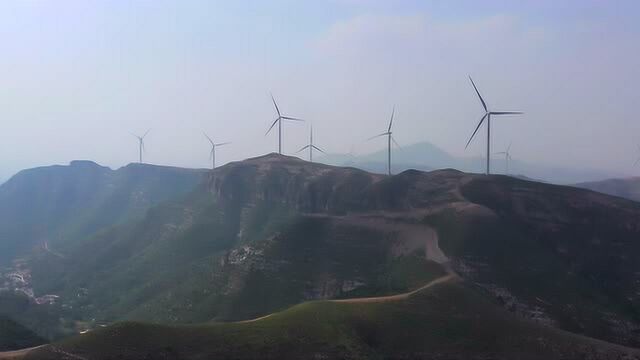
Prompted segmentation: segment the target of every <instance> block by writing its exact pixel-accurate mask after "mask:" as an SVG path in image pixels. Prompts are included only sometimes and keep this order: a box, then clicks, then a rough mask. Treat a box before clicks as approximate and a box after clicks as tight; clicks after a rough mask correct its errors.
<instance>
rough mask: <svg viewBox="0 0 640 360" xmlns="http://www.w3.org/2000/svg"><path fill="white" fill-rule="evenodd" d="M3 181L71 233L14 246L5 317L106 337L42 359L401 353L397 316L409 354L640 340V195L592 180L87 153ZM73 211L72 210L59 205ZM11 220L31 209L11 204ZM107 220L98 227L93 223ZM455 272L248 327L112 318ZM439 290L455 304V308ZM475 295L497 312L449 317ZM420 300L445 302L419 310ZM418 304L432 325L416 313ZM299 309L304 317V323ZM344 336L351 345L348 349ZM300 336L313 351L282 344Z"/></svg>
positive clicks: (550, 351)
mask: <svg viewBox="0 0 640 360" xmlns="http://www.w3.org/2000/svg"><path fill="white" fill-rule="evenodd" d="M203 175H204V176H203ZM116 179H120V180H116ZM114 189H115V190H114ZM0 193H2V194H3V197H4V199H11V203H12V204H13V206H14V207H16V208H17V209H24V210H21V211H22V212H20V213H19V214H21V215H20V217H19V218H20V219H46V220H47V221H45V222H44V223H45V224H47V229H54V230H55V231H58V232H61V233H63V234H65V236H61V237H60V238H59V239H52V240H50V241H49V243H48V246H47V247H46V248H45V247H42V246H40V247H38V246H36V247H35V249H36V250H35V251H30V249H33V246H31V247H29V246H19V247H17V249H18V250H16V252H14V257H13V261H12V262H8V263H7V262H5V264H7V267H5V269H4V270H2V271H0V272H1V273H2V274H3V275H2V276H3V279H5V285H4V287H5V288H7V289H6V290H5V291H4V292H0V301H3V304H5V305H4V306H2V307H0V312H2V309H4V311H7V309H10V310H9V311H10V313H9V314H8V315H11V316H12V317H13V318H14V319H15V320H17V321H19V322H20V323H22V324H26V325H28V326H29V327H30V328H32V329H33V330H38V331H39V332H40V334H41V335H45V336H47V337H49V338H60V337H61V336H67V335H71V334H74V333H76V334H77V333H78V332H81V331H82V332H84V331H87V330H91V331H90V334H93V333H94V332H95V334H94V335H91V336H87V335H82V336H81V337H80V338H77V339H75V340H70V341H71V342H63V343H60V344H58V345H54V347H50V348H49V350H43V351H45V352H43V353H41V354H40V355H38V353H37V352H34V353H33V356H35V358H40V357H41V358H55V357H59V356H61V355H60V354H61V353H59V352H55V351H54V352H51V351H53V350H55V349H58V350H60V351H66V352H69V351H71V352H72V353H74V354H81V355H83V356H87V357H91V358H94V357H95V358H98V357H99V356H103V355H99V354H108V356H116V357H117V356H122V357H123V358H131V359H133V358H140V357H144V356H152V357H153V355H149V354H164V355H162V356H165V355H166V354H173V355H171V356H174V358H191V357H197V356H204V354H209V355H212V354H213V355H216V356H229V355H230V354H236V355H237V354H242V352H238V351H240V350H239V349H241V348H243V349H248V350H243V351H250V352H253V353H254V354H255V352H256V351H257V352H260V353H262V351H266V352H267V353H269V354H273V356H274V357H276V354H279V353H280V354H285V355H287V354H288V355H287V356H290V357H296V356H309V355H310V354H315V353H319V354H340V355H345V356H356V355H357V356H367V355H366V354H372V353H376V352H380V353H388V354H391V351H392V349H396V348H397V347H398V345H399V344H400V342H399V341H401V340H400V338H394V337H391V338H389V337H388V336H386V335H384V334H383V333H381V332H379V331H382V330H381V329H382V328H384V327H389V328H397V329H398V330H397V331H400V332H401V331H402V330H400V329H405V331H406V329H412V330H411V331H413V332H414V333H416V334H423V336H421V337H419V338H418V337H416V338H413V337H410V338H406V339H405V340H403V341H404V345H405V347H404V348H405V349H406V350H404V351H406V352H401V354H405V355H406V356H415V355H416V354H419V353H421V352H422V351H426V350H427V349H426V348H422V347H421V346H423V345H419V344H424V341H425V339H432V340H433V343H432V344H440V345H439V346H440V347H438V349H439V350H438V351H441V352H442V354H444V355H443V356H449V357H451V358H456V356H457V357H460V358H469V356H478V357H482V356H495V357H498V358H509V357H510V356H513V355H514V354H516V353H517V352H518V351H525V352H527V353H531V354H537V355H535V356H534V357H533V358H541V359H542V358H548V357H549V356H551V357H559V356H561V355H562V356H565V357H566V356H569V355H567V354H572V352H573V354H576V353H575V351H578V353H583V352H584V353H588V354H592V353H593V354H596V355H593V356H595V358H599V357H598V355H597V354H598V353H600V354H603V353H608V352H610V351H615V352H620V351H621V352H622V353H625V352H631V353H633V351H631V350H625V349H626V348H617V347H615V346H613V345H607V344H604V343H599V342H597V341H595V340H592V339H587V338H581V337H579V336H578V337H575V336H576V335H571V334H568V333H564V332H557V331H560V330H558V329H561V330H562V331H568V332H572V333H575V334H580V335H584V336H587V337H592V338H597V339H600V340H604V341H607V342H610V343H616V344H619V345H623V346H630V347H638V346H639V345H640V338H638V335H637V334H638V332H637V329H639V328H640V320H639V319H640V316H638V311H639V310H638V306H639V305H638V304H639V303H640V302H639V301H638V299H637V295H636V293H637V292H638V291H639V290H640V289H638V288H637V279H636V274H637V273H640V269H638V266H639V265H638V264H640V261H639V260H640V259H638V257H639V256H640V255H639V254H640V249H639V248H638V246H640V244H639V243H637V241H636V239H637V238H638V235H640V226H639V223H638V220H637V219H639V218H640V204H638V203H635V202H632V201H628V200H623V199H620V198H616V197H610V196H606V195H602V194H597V193H594V192H591V191H588V190H582V189H576V188H571V187H563V186H555V185H548V184H542V183H536V182H530V181H524V180H519V179H516V178H511V177H504V176H499V175H493V176H489V177H487V176H484V175H473V174H465V173H462V172H459V171H456V170H439V171H434V172H429V173H425V172H420V171H416V170H409V171H405V172H403V173H401V174H398V175H395V176H391V177H387V176H382V175H377V174H371V173H367V172H365V171H362V170H359V169H354V168H341V167H333V166H328V165H324V164H313V163H309V162H306V161H303V160H300V159H297V158H293V157H287V156H281V155H276V154H271V155H266V156H262V157H258V158H253V159H248V160H245V161H241V162H234V163H230V164H227V165H225V166H222V167H220V168H218V169H216V170H215V171H213V172H206V173H204V174H203V173H202V172H200V171H193V170H184V169H175V168H164V167H157V166H153V165H142V166H141V165H131V166H128V167H125V168H122V169H120V170H117V171H113V170H108V169H105V168H102V167H100V166H98V165H96V164H92V163H73V164H72V165H70V166H65V167H51V168H42V169H34V170H31V171H26V172H23V173H21V174H20V175H19V176H16V177H15V178H13V179H12V180H11V181H9V182H8V183H6V184H4V185H3V186H2V187H1V188H0ZM98 194H99V195H100V196H98ZM141 194H144V196H141ZM80 195H82V196H80ZM89 195H91V196H89ZM79 199H87V201H89V200H91V201H90V202H91V204H90V205H91V206H87V207H85V206H84V205H83V206H82V207H75V205H77V204H79V203H78V202H77V201H78V200H79ZM116 200H117V201H116ZM142 200H144V201H142ZM5 203H6V201H3V202H2V204H3V206H5V205H4V204H5ZM21 204H22V205H21ZM52 204H55V205H56V206H55V207H53V206H51V205H52ZM113 204H115V205H113ZM27 205H28V207H25V206H27ZM62 205H65V206H62ZM107 205H108V206H107ZM116 205H117V206H116ZM60 206H62V207H60ZM58 207H60V209H66V210H64V211H62V210H60V211H55V209H57V208H58ZM80 209H95V210H94V211H83V210H80ZM116 210H117V211H116ZM31 213H33V217H32V216H31ZM80 215H82V216H80ZM116 215H117V216H116ZM4 216H5V217H7V219H6V220H8V219H14V220H15V219H17V217H15V216H16V215H12V214H11V213H9V212H5V215H4ZM11 216H14V218H11ZM96 216H99V218H100V219H102V220H103V221H102V222H96V220H95V219H96ZM6 220H5V221H6ZM95 224H98V225H95ZM9 225H11V222H9V221H7V223H6V225H4V226H3V228H5V226H9ZM26 228H32V226H31V225H29V226H27V227H26ZM36 229H37V227H36ZM80 230H82V231H80ZM28 235H29V236H24V235H23V234H21V233H20V235H18V237H17V238H16V237H13V236H11V234H8V235H6V236H5V237H4V238H2V241H1V242H2V245H3V246H5V247H6V246H7V244H10V245H11V244H13V245H12V246H14V247H16V246H17V245H16V244H20V243H21V241H20V239H23V238H24V239H27V240H28V242H27V244H35V245H37V244H38V243H39V242H38V241H39V240H40V239H42V236H43V235H42V234H40V233H38V232H36V233H29V234H28ZM17 254H21V255H20V256H17V257H16V255H17ZM17 259H20V260H19V261H16V260H17ZM447 274H449V275H447ZM448 276H449V277H448ZM450 276H453V278H452V277H450ZM16 277H17V278H20V279H22V280H23V281H22V282H21V281H15V279H16ZM447 277H448V278H447ZM445 278H447V279H448V280H446V281H444V283H442V284H441V285H438V286H434V287H433V289H425V290H422V291H419V292H418V293H416V294H414V295H411V296H409V297H407V298H406V299H408V300H401V299H398V300H397V301H400V302H396V300H393V302H392V303H390V304H389V305H388V306H387V305H385V306H379V305H376V304H377V303H376V302H374V304H373V305H371V306H369V305H366V306H365V305H363V307H360V305H359V304H358V303H355V304H349V305H344V306H343V305H336V306H337V307H336V308H334V307H333V305H327V304H324V305H323V304H319V305H309V306H311V308H309V306H307V305H304V306H303V307H296V308H292V309H291V310H289V311H287V312H285V313H283V315H282V316H274V318H273V320H267V319H265V320H259V321H256V322H253V323H251V324H255V326H254V325H229V326H231V327H228V326H226V325H224V326H223V325H219V326H218V325H215V326H213V327H212V328H208V327H194V328H181V327H177V328H166V327H159V328H158V327H153V326H151V327H147V326H145V325H133V324H122V325H116V326H115V327H113V328H111V327H108V328H107V329H104V330H101V329H102V326H104V325H110V324H112V323H114V322H118V321H123V320H137V321H144V322H153V323H162V324H181V323H203V322H210V321H214V322H226V321H237V320H249V319H253V318H258V317H261V316H266V315H269V314H271V313H273V312H277V311H282V310H285V309H287V308H288V307H290V306H294V305H296V304H299V303H301V302H305V301H309V300H322V299H340V298H345V299H354V298H361V297H381V296H382V297H384V296H388V295H394V294H401V293H405V292H408V291H411V290H415V289H418V288H420V287H421V286H423V285H425V284H427V283H429V282H430V281H432V280H434V279H445ZM454 278H455V279H459V280H455V281H454ZM7 279H8V280H7ZM29 290H31V291H32V294H28V293H29ZM443 297H444V298H447V299H448V300H447V301H446V304H449V305H453V304H457V305H455V306H453V307H451V306H448V305H447V306H444V304H445V303H442V302H441V301H442V300H441V299H442V298H443ZM463 298H468V299H476V300H474V301H471V303H473V304H476V305H477V306H479V308H477V309H475V310H474V312H476V313H479V314H480V316H487V318H486V319H484V320H482V321H479V322H473V321H472V320H471V319H472V318H473V316H475V315H472V313H469V314H468V316H469V317H468V318H466V320H464V321H461V322H456V321H454V319H455V318H456V316H458V317H460V319H462V318H465V317H466V316H467V315H464V314H463V313H460V312H459V311H458V310H456V306H459V307H461V308H468V307H469V304H470V303H462V302H460V301H463ZM439 299H440V300H439ZM425 301H426V302H427V303H430V304H431V305H428V306H437V307H440V309H441V312H439V313H427V314H425V313H420V315H418V313H415V312H416V311H418V312H420V310H419V309H420V307H418V308H416V307H415V306H416V305H419V304H421V303H422V302H425ZM434 301H435V303H433V302H434ZM438 304H439V305H438ZM316 306H319V307H316ZM420 306H427V305H420ZM442 306H444V307H442ZM295 309H298V310H295ZM307 309H309V310H307ZM308 311H311V312H310V313H308ZM294 314H298V315H294ZM313 314H316V315H313ZM332 314H333V315H332ZM336 314H342V315H339V316H337V317H334V316H336ZM356 314H360V315H356ZM364 314H369V315H367V316H364ZM390 314H395V315H393V316H391V315H390ZM411 314H413V315H411ZM299 316H300V317H299ZM308 316H313V317H319V319H324V318H327V319H328V318H331V319H333V320H331V321H333V322H334V323H333V324H335V326H337V327H338V328H340V329H344V328H343V327H344V326H346V328H352V329H353V332H347V333H343V332H342V330H341V331H339V332H337V333H336V332H335V331H336V329H337V328H333V327H332V328H326V327H323V326H324V325H321V323H318V325H317V326H319V328H316V327H315V326H316V325H312V324H313V323H314V322H313V321H308V320H303V319H307V318H308ZM362 316H364V317H362ZM370 316H373V317H370ZM388 316H391V317H388ZM416 316H418V317H423V318H422V320H423V321H422V322H421V323H419V324H418V323H416V324H413V325H410V324H409V323H410V321H409V319H410V318H412V317H416ZM295 319H299V320H295ZM394 319H395V320H394ZM397 319H403V320H402V322H397V321H399V320H397ZM291 321H293V323H291ZM298 321H301V322H302V323H304V324H308V325H305V326H301V325H295V326H294V325H293V324H294V323H297V322H298ZM354 321H355V322H354ZM408 321H409V323H408ZM434 321H435V322H436V323H438V324H440V325H439V327H440V328H442V329H448V330H446V333H449V334H457V335H447V336H445V337H435V338H433V337H432V336H434V333H433V332H432V331H433V329H431V328H430V327H428V324H430V323H432V322H434ZM469 321H472V322H471V323H470V322H469ZM465 324H467V325H465ZM468 324H476V325H474V327H472V328H469V327H468ZM137 326H143V327H142V328H139V327H137ZM264 326H266V328H267V329H268V328H271V327H273V328H272V329H271V330H265V327H264ZM282 326H284V328H286V329H293V328H296V329H297V330H298V331H301V332H300V334H305V333H306V331H310V332H311V333H313V335H311V333H309V336H312V338H316V339H319V340H318V341H319V342H316V343H314V342H313V341H312V342H311V343H309V342H308V341H309V339H310V338H305V339H306V340H305V339H302V338H296V337H293V338H288V339H285V338H280V337H278V336H276V335H275V334H276V333H280V332H281V331H282V330H277V329H279V328H280V327H282ZM332 326H334V325H332ZM380 326H382V328H380ZM405 326H409V327H408V328H405ZM216 329H218V330H216ZM331 329H333V330H331ZM376 329H377V330H376ZM516 329H520V330H516ZM140 331H143V332H144V333H149V334H154V335H150V337H149V338H148V339H150V341H142V340H140V341H138V340H136V342H138V343H139V344H141V345H140V346H138V347H136V349H137V350H135V349H134V348H129V347H128V345H126V346H116V344H117V343H118V341H120V342H122V344H127V340H126V338H131V339H135V338H136V336H135V334H137V333H139V332H140ZM235 331H239V332H240V333H241V334H243V335H241V336H240V335H239V336H238V337H236V338H234V340H233V341H231V342H229V341H230V340H229V339H227V338H226V337H225V335H224V333H227V332H235ZM264 331H267V333H269V334H271V335H268V334H267V333H264ZM272 331H273V333H271V332H272ZM503 331H506V332H508V333H511V335H510V336H511V337H510V339H511V340H508V341H507V342H506V343H497V342H495V341H494V340H490V339H486V338H484V337H483V335H481V334H485V333H486V334H493V335H492V336H493V337H491V338H496V339H497V338H499V337H500V336H503V335H499V334H501V332H503ZM534 333H535V334H539V335H535V336H534V335H532V334H534ZM203 334H208V335H206V338H207V339H208V342H209V343H218V342H227V343H228V346H226V347H219V348H215V349H214V348H212V347H210V346H207V345H206V343H201V342H198V341H199V340H197V339H201V338H202V337H201V336H204V335H203ZM257 334H263V335H257ZM429 334H431V335H429ZM156 336H157V337H156ZM167 336H168V338H167ZM255 336H261V337H264V338H265V339H266V338H270V339H271V340H270V341H271V342H270V343H268V344H263V345H259V346H258V344H255V343H252V340H251V339H253V338H254V337H255ZM335 336H337V338H335ZM460 336H462V338H465V339H468V341H469V343H468V346H467V347H463V348H462V350H461V348H460V347H459V346H454V343H455V342H456V341H459V340H460V339H461V337H460ZM536 336H537V337H541V338H544V339H546V340H544V341H545V343H547V344H548V345H545V346H547V347H545V346H543V347H542V348H540V347H539V346H540V345H535V344H534V343H535V342H534V343H532V342H531V341H532V340H531V339H533V338H535V337H536ZM107 338H109V339H114V340H113V341H116V342H114V343H110V342H108V341H107V342H105V340H106V339H107ZM116 339H119V340H116ZM180 339H183V340H180ZM189 339H190V340H189ZM322 339H324V340H322ZM338 339H342V340H338ZM383 339H388V340H383ZM182 341H186V343H184V342H182ZM191 341H195V342H196V343H192V342H191ZM290 341H293V343H290ZM299 341H302V342H301V343H299ZM336 341H337V342H336ZM98 343H104V344H107V345H105V346H106V347H100V346H97V344H98ZM341 343H343V344H345V346H346V347H340V346H338V345H336V344H341ZM428 343H431V342H428ZM108 344H112V345H113V346H110V345H108ZM163 344H164V345H163ZM252 344H253V345H252ZM287 344H288V345H287ZM347 344H351V345H347ZM474 344H477V345H474ZM481 344H484V345H481ZM567 344H573V345H567ZM196 345H197V346H196ZM293 345H295V346H294V347H295V348H296V349H299V352H297V353H295V352H294V353H288V352H282V349H284V348H287V347H289V346H293ZM247 346H248V347H247ZM256 346H257V347H256ZM336 346H338V347H336ZM476 346H480V347H476ZM612 346H613V347H612ZM480 348H484V350H482V351H480ZM261 349H262V350H261ZM278 349H280V350H278ZM432 349H433V348H432ZM517 349H521V350H517ZM522 349H524V350H522ZM541 349H546V350H541ZM605 349H608V350H605ZM56 351H57V350H56ZM55 354H57V355H55ZM245 354H246V353H245ZM213 355H212V356H213ZM104 356H107V355H104ZM158 356H160V355H158ZM167 356H169V355H167ZM237 356H239V355H237ZM532 356H533V355H532ZM569 357H570V356H569ZM602 358H606V357H602Z"/></svg>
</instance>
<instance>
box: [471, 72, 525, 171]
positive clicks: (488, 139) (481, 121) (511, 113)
mask: <svg viewBox="0 0 640 360" xmlns="http://www.w3.org/2000/svg"><path fill="white" fill-rule="evenodd" d="M469 80H471V85H473V88H474V89H475V90H476V94H478V98H480V102H481V103H482V107H483V108H484V115H483V116H482V118H481V119H480V122H479V123H478V126H476V129H475V130H474V132H473V134H472V135H471V137H470V138H469V141H467V145H466V146H465V147H464V148H465V149H466V148H467V147H468V146H469V143H471V140H473V137H474V136H475V135H476V133H477V132H478V129H480V125H482V123H483V122H484V119H485V118H486V119H487V175H489V174H490V173H491V115H519V114H522V112H520V111H489V109H488V108H487V104H486V103H485V102H484V99H482V96H481V95H480V92H479V91H478V88H477V87H476V84H475V83H474V82H473V79H472V78H471V76H469Z"/></svg>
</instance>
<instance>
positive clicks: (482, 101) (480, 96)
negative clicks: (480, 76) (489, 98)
mask: <svg viewBox="0 0 640 360" xmlns="http://www.w3.org/2000/svg"><path fill="white" fill-rule="evenodd" d="M469 80H471V85H473V88H474V89H475V90H476V94H478V97H479V98H480V102H481V103H482V107H483V108H484V111H489V110H488V109H487V104H486V103H485V102H484V99H483V98H482V95H480V91H478V88H477V87H476V84H475V83H474V82H473V79H472V78H471V75H469Z"/></svg>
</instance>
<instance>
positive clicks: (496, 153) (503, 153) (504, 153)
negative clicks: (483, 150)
mask: <svg viewBox="0 0 640 360" xmlns="http://www.w3.org/2000/svg"><path fill="white" fill-rule="evenodd" d="M506 154H507V153H506V152H504V151H500V152H495V153H493V155H506Z"/></svg>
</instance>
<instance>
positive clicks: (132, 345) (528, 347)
mask: <svg viewBox="0 0 640 360" xmlns="http://www.w3.org/2000/svg"><path fill="white" fill-rule="evenodd" d="M63 352H67V353H71V354H74V355H79V356H83V357H87V358H91V359H115V358H117V359H209V358H211V359H212V358H278V359H298V358H374V359H375V358H379V359H383V358H389V357H393V358H430V359H487V358H491V359H514V358H519V359H562V358H564V359H577V358H589V359H616V358H621V357H620V356H621V355H622V354H628V355H633V356H635V357H629V358H628V359H633V358H638V357H637V356H638V352H637V351H634V350H630V349H627V348H623V347H620V346H616V345H611V344H607V343H604V342H600V341H597V340H593V339H588V338H584V337H580V336H576V335H573V334H569V333H566V332H562V331H558V330H553V329H550V328H545V327H540V326H538V325H534V324H531V323H529V322H526V321H523V320H518V319H516V318H514V317H512V315H510V314H509V313H507V312H505V311H504V310H502V309H501V308H499V307H497V306H496V305H494V304H492V303H490V302H489V301H488V300H486V299H485V298H484V297H483V296H478V293H477V292H476V291H475V290H473V289H471V288H469V287H468V286H467V285H464V284H463V283H461V282H449V283H444V284H439V285H436V286H434V287H432V288H430V289H427V290H424V291H421V292H419V293H416V294H414V295H412V296H410V297H409V298H408V299H406V300H400V301H392V302H380V303H364V304H363V303H336V302H330V301H315V302H308V303H303V304H300V305H297V306H294V307H292V308H290V309H288V310H286V311H284V312H281V313H277V314H274V315H272V316H270V317H267V318H265V319H262V320H258V321H254V322H246V323H226V324H210V325H196V326H174V327H169V326H159V325H145V324H140V323H121V324H116V325H114V326H111V327H109V328H105V329H100V330H96V331H94V332H91V333H89V334H86V335H82V336H77V337H75V338H72V339H68V340H66V341H63V342H60V343H58V344H54V345H53V346H52V347H47V348H44V349H40V350H36V351H34V352H32V353H31V354H29V356H27V359H55V358H62V357H61V356H60V354H61V353H63Z"/></svg>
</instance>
